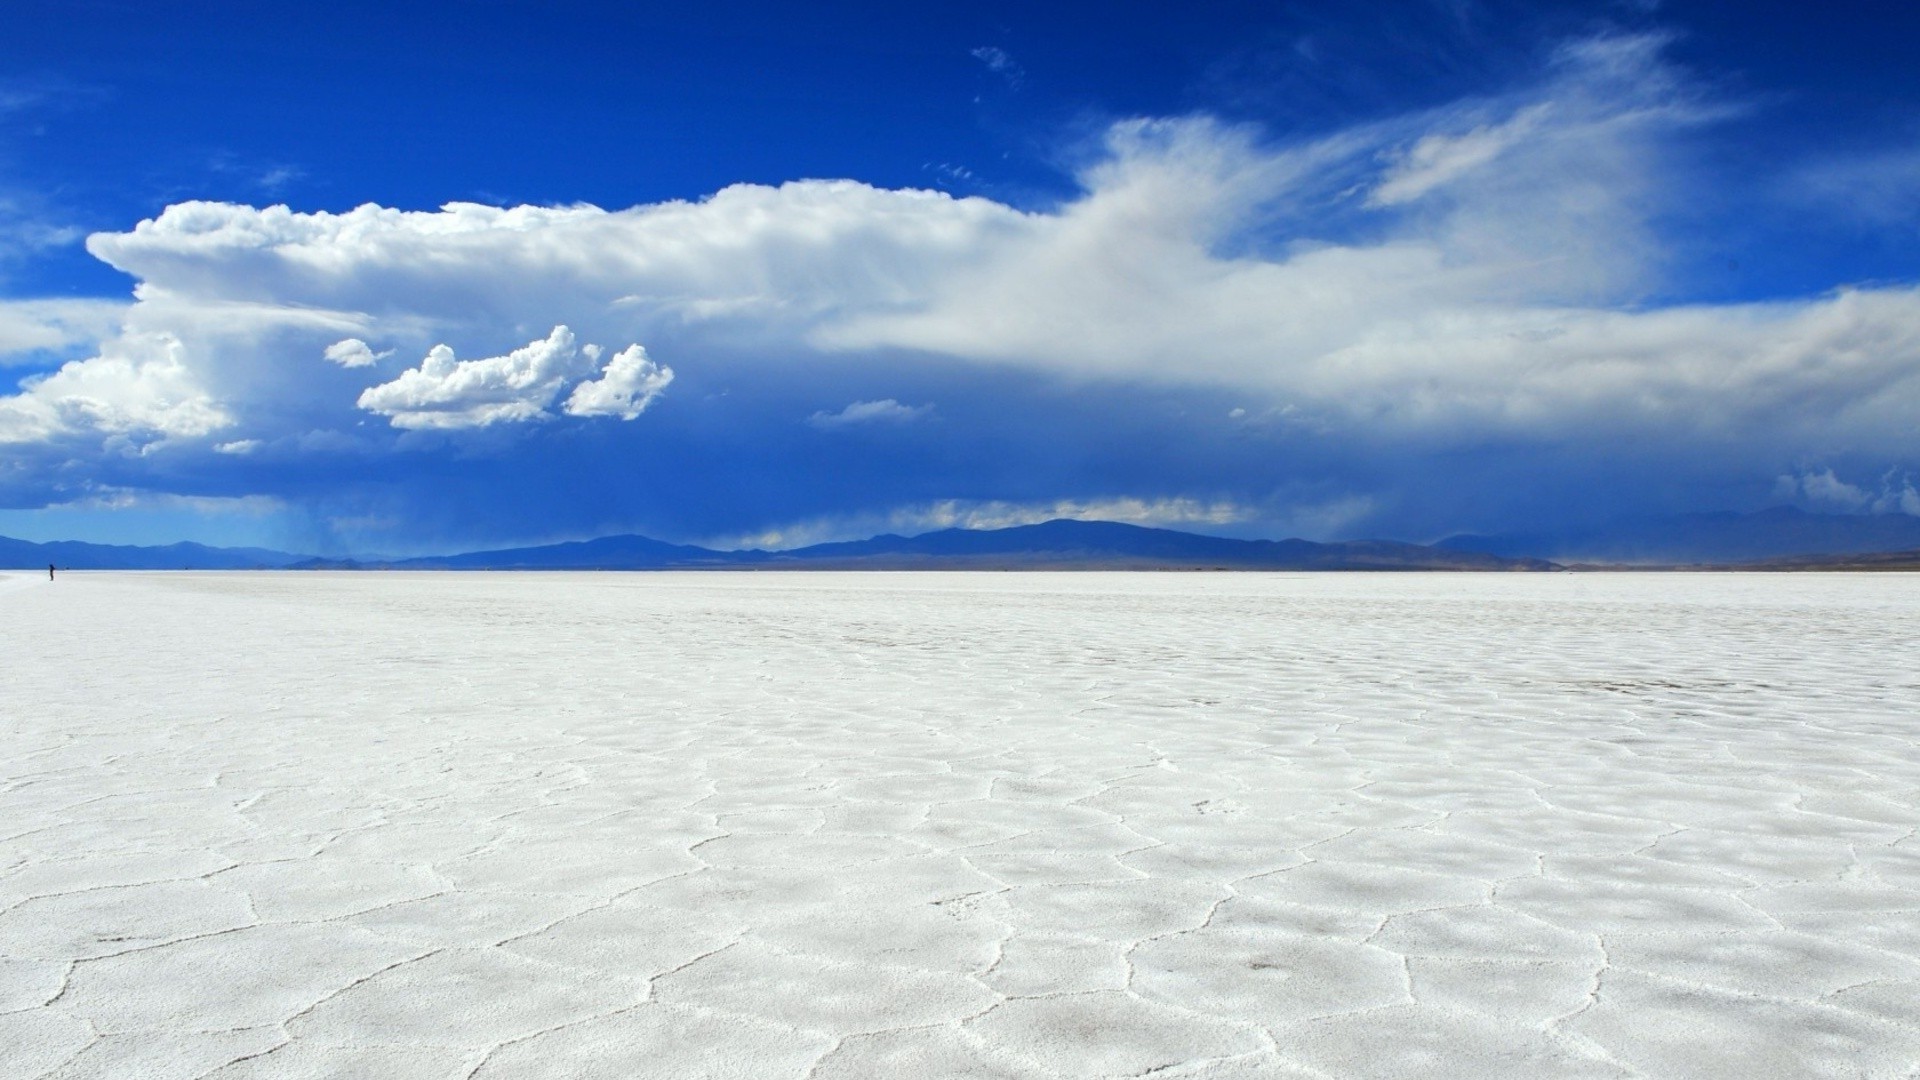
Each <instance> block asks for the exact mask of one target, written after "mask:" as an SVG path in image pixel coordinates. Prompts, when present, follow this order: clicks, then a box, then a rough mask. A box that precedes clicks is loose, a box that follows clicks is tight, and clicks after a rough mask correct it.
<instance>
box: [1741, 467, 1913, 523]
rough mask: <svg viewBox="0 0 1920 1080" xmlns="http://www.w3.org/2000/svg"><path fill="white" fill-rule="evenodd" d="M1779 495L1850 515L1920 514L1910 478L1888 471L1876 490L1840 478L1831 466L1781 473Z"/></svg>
mask: <svg viewBox="0 0 1920 1080" xmlns="http://www.w3.org/2000/svg"><path fill="white" fill-rule="evenodd" d="M1774 495H1775V497H1776V498H1780V499H1785V500H1787V501H1789V502H1799V503H1803V504H1806V505H1809V506H1811V507H1812V508H1813V509H1815V510H1822V511H1827V512H1833V511H1839V512H1841V513H1848V514H1908V515H1912V516H1915V517H1920V491H1917V490H1915V489H1914V486H1913V480H1912V478H1911V477H1908V476H1905V475H1900V474H1898V473H1896V472H1889V473H1887V474H1886V475H1884V476H1882V477H1881V478H1880V485H1879V490H1878V491H1874V490H1871V489H1869V488H1866V487H1862V486H1860V485H1858V484H1851V483H1848V482H1847V481H1845V480H1842V479H1840V477H1839V476H1838V475H1836V474H1835V473H1834V471H1833V470H1832V469H1831V468H1827V469H1821V470H1818V471H1815V470H1812V469H1807V470H1804V471H1802V472H1800V473H1798V474H1786V475H1782V476H1781V477H1780V478H1779V480H1778V481H1777V482H1776V483H1775V485H1774Z"/></svg>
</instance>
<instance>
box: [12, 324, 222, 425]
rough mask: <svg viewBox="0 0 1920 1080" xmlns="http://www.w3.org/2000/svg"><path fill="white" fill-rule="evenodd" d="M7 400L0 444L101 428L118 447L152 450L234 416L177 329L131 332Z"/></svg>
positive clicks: (40, 377)
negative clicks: (201, 374) (202, 380)
mask: <svg viewBox="0 0 1920 1080" xmlns="http://www.w3.org/2000/svg"><path fill="white" fill-rule="evenodd" d="M20 385H21V392H20V393H18V394H15V395H13V396H12V397H6V398H0V443H31V442H47V441H51V440H53V439H56V438H60V437H63V436H71V435H76V434H81V433H98V434H104V435H106V436H107V437H108V439H107V445H108V446H109V447H110V448H118V449H133V450H140V451H144V450H151V449H155V448H158V447H160V446H162V445H165V444H166V443H167V442H169V441H171V440H176V439H192V438H197V437H200V436H204V435H207V434H209V433H211V432H214V431H218V430H220V429H221V428H224V427H227V426H228V425H229V424H231V423H232V422H233V417H232V416H231V415H230V414H229V413H228V412H227V410H226V409H225V408H224V407H223V406H222V405H221V404H220V403H219V402H218V401H216V400H214V399H213V398H212V397H211V396H209V395H208V394H207V393H206V392H205V391H204V390H203V389H202V388H201V386H200V385H199V383H198V380H197V379H196V378H195V376H194V373H193V371H192V369H191V368H190V366H189V365H188V363H187V358H186V355H185V348H184V346H183V345H182V344H181V342H180V340H179V339H178V338H176V337H173V336H172V335H170V334H163V333H158V334H156V333H149V334H139V335H123V336H121V337H119V338H117V339H115V340H114V341H113V342H111V343H109V346H108V348H107V349H106V351H104V352H103V353H102V354H101V355H99V356H97V357H93V358H90V359H87V360H83V361H82V360H77V361H72V362H69V363H67V364H64V365H62V366H61V367H60V369H59V370H58V371H55V372H52V373H50V374H46V375H37V376H33V377H31V378H28V379H24V380H22V381H21V384H20Z"/></svg>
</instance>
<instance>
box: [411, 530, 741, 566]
mask: <svg viewBox="0 0 1920 1080" xmlns="http://www.w3.org/2000/svg"><path fill="white" fill-rule="evenodd" d="M766 558H767V555H766V553H765V552H760V551H714V550H712V549H711V548H703V547H694V546H692V545H690V544H669V543H666V542H665V541H661V540H653V539H650V538H648V537H645V536H603V537H601V538H599V539H598V540H579V541H572V542H569V543H564V544H547V545H544V546H541V547H524V548H505V549H503V550H499V551H469V552H466V553H464V554H460V555H433V556H427V557H425V558H418V559H398V560H395V561H393V562H390V563H385V564H382V565H385V566H390V567H392V568H394V569H398V570H671V569H682V570H693V569H699V568H702V567H722V566H743V565H749V564H752V563H753V562H755V561H756V560H764V559H766Z"/></svg>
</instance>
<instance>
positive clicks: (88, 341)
mask: <svg viewBox="0 0 1920 1080" xmlns="http://www.w3.org/2000/svg"><path fill="white" fill-rule="evenodd" d="M127 307H128V305H127V304H125V303H122V302H120V301H118V300H0V366H6V365H8V364H10V363H14V364H24V363H32V362H34V361H35V360H36V359H37V358H39V357H44V356H45V355H47V354H49V353H66V352H71V351H73V350H75V349H82V348H94V347H97V346H98V345H99V344H100V343H101V342H103V341H105V340H106V339H107V338H109V337H112V336H113V334H114V333H115V332H116V331H117V330H119V328H120V323H121V320H122V319H124V318H125V317H126V313H127Z"/></svg>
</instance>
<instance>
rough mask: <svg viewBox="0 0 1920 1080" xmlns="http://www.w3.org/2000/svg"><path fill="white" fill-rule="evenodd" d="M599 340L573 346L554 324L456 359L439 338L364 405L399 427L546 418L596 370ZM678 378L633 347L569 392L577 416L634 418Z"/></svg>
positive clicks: (365, 397)
mask: <svg viewBox="0 0 1920 1080" xmlns="http://www.w3.org/2000/svg"><path fill="white" fill-rule="evenodd" d="M600 356H601V349H600V347H599V346H598V345H587V346H585V347H576V346H575V344H574V335H573V331H572V330H570V329H568V328H567V327H565V326H556V327H554V328H553V332H552V333H550V334H548V335H547V337H546V338H545V339H544V340H540V341H534V342H531V343H529V344H527V345H524V346H522V347H520V348H518V349H515V350H513V351H512V352H510V353H508V354H506V355H505V356H491V357H487V358H486V359H483V360H457V359H455V358H454V353H453V350H452V349H451V348H449V347H448V346H446V345H435V346H434V347H433V349H432V350H431V351H429V352H428V353H427V358H426V359H425V360H424V361H422V362H421V364H420V366H419V367H417V368H412V369H410V370H408V371H403V372H401V373H400V375H399V376H398V377H397V378H395V379H394V380H393V381H392V382H387V383H382V384H380V385H378V386H370V387H368V388H367V389H366V390H364V391H362V392H361V394H360V399H359V402H358V404H359V406H360V408H362V409H365V410H366V411H368V412H371V413H378V414H380V415H382V416H385V417H387V418H388V419H389V421H390V422H391V423H392V424H393V426H394V427H397V428H433V429H456V428H476V427H487V426H489V425H492V424H499V423H513V422H522V421H527V420H542V419H546V418H548V417H549V416H550V415H551V414H549V413H548V412H547V407H548V406H549V405H551V404H552V403H553V401H554V399H555V398H556V397H558V396H559V394H560V391H561V390H562V389H564V388H565V387H566V384H567V383H569V382H572V381H573V380H575V379H579V378H581V377H583V376H587V375H591V374H593V373H594V371H595V370H596V368H597V367H598V365H599V360H600ZM672 380H673V372H672V371H671V370H669V369H666V368H661V367H659V366H658V365H656V364H654V363H653V362H652V361H651V360H648V359H647V355H646V351H645V350H644V349H641V348H640V347H639V346H638V345H634V346H630V347H628V348H627V349H625V350H624V351H622V352H621V353H620V354H619V355H617V356H615V357H614V358H613V360H612V361H611V362H609V363H608V364H607V367H606V369H605V371H604V373H603V374H602V377H601V378H600V379H599V380H597V381H587V382H581V383H579V384H578V385H576V386H575V387H574V391H573V394H572V396H571V397H569V398H568V399H567V403H566V406H565V411H566V412H568V413H569V414H571V415H574V416H620V417H622V418H623V419H627V420H632V419H633V418H635V417H637V416H639V415H640V412H641V410H643V409H645V408H646V407H647V404H648V403H649V402H651V401H652V400H653V398H654V397H655V396H657V395H658V394H659V393H660V391H661V390H663V389H665V387H666V385H667V383H669V382H671V381H672Z"/></svg>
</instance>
